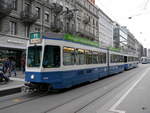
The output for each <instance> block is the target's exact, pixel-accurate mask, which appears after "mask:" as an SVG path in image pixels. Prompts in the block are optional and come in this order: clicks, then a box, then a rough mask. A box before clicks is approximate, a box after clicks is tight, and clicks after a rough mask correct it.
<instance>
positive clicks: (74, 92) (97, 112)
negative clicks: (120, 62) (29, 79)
mask: <svg viewBox="0 0 150 113" xmlns="http://www.w3.org/2000/svg"><path fill="white" fill-rule="evenodd" d="M149 73H150V64H144V65H141V64H140V65H139V67H138V68H135V69H132V70H129V71H125V72H123V73H120V74H117V75H114V76H111V77H108V78H105V79H102V80H99V81H96V82H93V83H90V84H84V85H82V86H78V87H75V88H72V89H70V90H68V91H65V92H61V93H55V92H49V93H43V94H32V95H29V94H24V93H18V94H15V95H10V96H6V97H0V113H114V112H115V113H150V101H149V100H150V90H149V87H150V82H149V81H150V74H149Z"/></svg>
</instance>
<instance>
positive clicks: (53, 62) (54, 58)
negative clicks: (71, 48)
mask: <svg viewBox="0 0 150 113" xmlns="http://www.w3.org/2000/svg"><path fill="white" fill-rule="evenodd" d="M59 66H60V47H59V46H51V45H46V46H45V49H44V58H43V67H44V68H57V67H59Z"/></svg>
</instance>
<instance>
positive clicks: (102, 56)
mask: <svg viewBox="0 0 150 113" xmlns="http://www.w3.org/2000/svg"><path fill="white" fill-rule="evenodd" d="M98 61H99V64H103V63H106V53H99V55H98Z"/></svg>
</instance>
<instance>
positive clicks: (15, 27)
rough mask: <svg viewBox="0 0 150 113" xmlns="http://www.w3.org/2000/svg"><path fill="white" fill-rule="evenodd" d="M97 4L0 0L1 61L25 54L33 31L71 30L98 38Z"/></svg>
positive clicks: (81, 0)
mask: <svg viewBox="0 0 150 113" xmlns="http://www.w3.org/2000/svg"><path fill="white" fill-rule="evenodd" d="M97 12H98V8H97V7H96V6H95V5H94V4H93V3H91V1H89V0H0V39H1V40H0V48H1V49H0V61H1V60H2V59H4V58H6V57H14V59H15V60H16V63H17V67H18V68H19V67H20V65H21V64H20V62H21V61H20V60H21V59H22V57H23V58H24V57H25V50H26V45H27V41H28V39H29V38H28V37H29V34H30V32H56V33H59V32H61V33H70V34H75V35H79V36H82V37H84V38H88V39H89V40H92V41H97V42H98V41H99V37H98V16H97Z"/></svg>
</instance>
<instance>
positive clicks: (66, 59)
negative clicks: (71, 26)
mask: <svg viewBox="0 0 150 113" xmlns="http://www.w3.org/2000/svg"><path fill="white" fill-rule="evenodd" d="M63 64H64V65H74V64H75V49H74V48H69V47H64V50H63Z"/></svg>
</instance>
